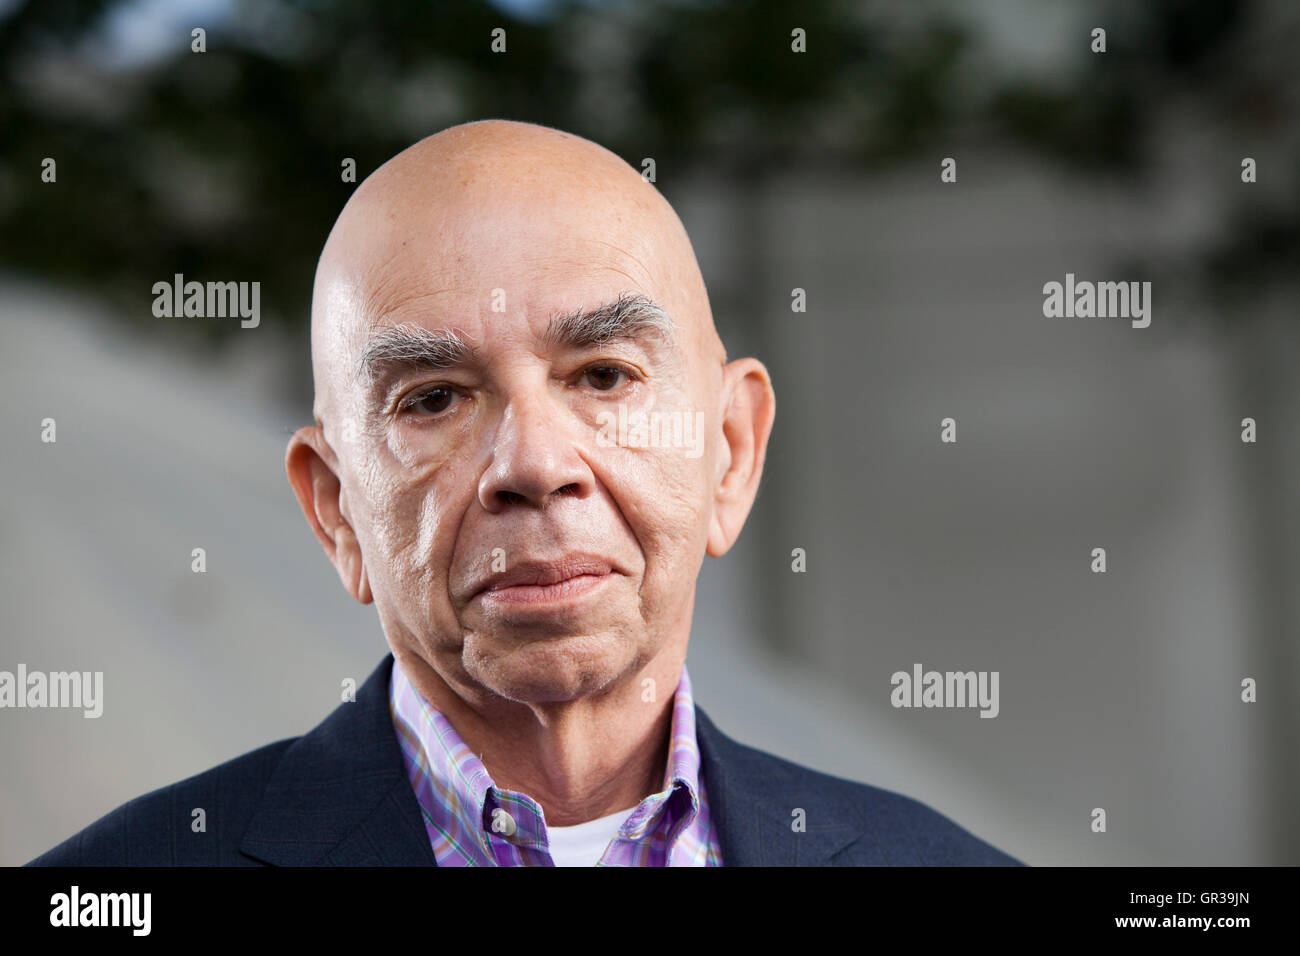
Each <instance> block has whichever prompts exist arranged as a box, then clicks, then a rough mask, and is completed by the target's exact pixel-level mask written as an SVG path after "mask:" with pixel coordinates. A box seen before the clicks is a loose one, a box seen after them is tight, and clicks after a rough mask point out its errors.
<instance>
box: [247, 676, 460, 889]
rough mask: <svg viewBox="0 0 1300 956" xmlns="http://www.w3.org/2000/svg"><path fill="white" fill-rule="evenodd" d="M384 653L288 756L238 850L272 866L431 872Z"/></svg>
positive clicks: (430, 856) (432, 863)
mask: <svg viewBox="0 0 1300 956" xmlns="http://www.w3.org/2000/svg"><path fill="white" fill-rule="evenodd" d="M392 666H393V656H392V654H391V653H390V654H388V655H387V656H386V657H385V658H384V660H383V661H382V662H381V663H380V665H379V667H378V668H376V669H375V671H374V673H372V674H371V675H370V677H369V678H368V679H367V680H366V682H365V683H364V684H363V685H362V686H361V688H360V690H358V691H357V698H356V700H355V701H352V702H347V703H343V704H340V705H339V706H338V708H337V709H335V711H334V713H332V714H330V716H329V717H327V718H326V719H325V720H324V721H323V722H322V723H321V724H320V725H318V726H317V727H316V728H315V729H313V730H312V731H311V732H309V733H308V734H306V735H304V736H303V737H300V738H299V739H298V740H297V741H296V742H295V743H294V744H293V745H292V746H291V747H289V749H288V750H286V751H285V753H284V756H283V757H282V758H281V760H280V763H279V764H278V765H277V766H276V769H275V771H274V773H273V774H272V776H271V779H270V781H269V782H268V784H267V786H266V789H265V791H264V792H263V795H262V802H261V803H260V804H259V805H258V808H257V810H256V812H255V813H254V814H253V817H252V819H251V821H250V822H249V825H248V829H247V830H245V832H244V837H243V840H242V841H241V842H240V845H239V849H240V851H241V852H242V853H244V854H246V855H248V856H251V857H254V858H255V859H258V860H262V861H263V862H266V863H271V864H273V865H275V866H377V865H381V866H435V865H436V863H435V861H434V857H433V850H432V848H431V847H430V845H429V837H428V834H427V833H426V832H425V829H424V823H423V821H422V819H421V816H420V807H419V804H418V803H417V802H416V799H415V792H414V790H412V788H411V784H410V781H409V780H407V779H406V773H405V765H404V763H403V761H402V753H401V750H400V749H399V747H398V743H397V735H396V732H395V731H394V730H393V722H392V717H391V715H390V714H389V710H388V678H389V674H390V673H391V671H392Z"/></svg>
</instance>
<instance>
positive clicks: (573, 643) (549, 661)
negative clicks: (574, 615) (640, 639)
mask: <svg viewBox="0 0 1300 956" xmlns="http://www.w3.org/2000/svg"><path fill="white" fill-rule="evenodd" d="M636 661H637V653H636V648H635V647H633V646H632V645H631V644H630V643H628V641H627V639H626V638H625V637H624V636H622V635H618V634H608V633H606V634H573V635H565V636H554V637H547V638H543V639H535V640H532V641H528V642H526V643H523V644H521V643H519V639H518V637H517V636H512V637H510V638H507V639H505V640H502V641H496V640H493V639H491V638H484V637H483V636H479V638H478V639H477V640H475V641H472V642H471V641H467V642H466V644H465V648H464V665H465V670H466V672H467V673H468V674H469V675H470V676H471V677H472V678H473V679H474V680H476V681H477V682H478V683H480V684H482V685H483V686H484V687H486V688H488V689H489V690H491V691H493V692H494V693H496V694H499V695H500V696H502V697H504V698H506V699H507V700H514V701H519V702H520V703H528V704H543V703H562V702H564V701H570V700H577V699H578V698H580V697H587V696H590V695H592V694H599V693H601V692H602V691H605V690H607V689H609V688H610V686H611V685H613V684H615V683H617V681H618V680H619V678H622V677H626V676H631V674H632V672H633V671H634V670H635V665H636Z"/></svg>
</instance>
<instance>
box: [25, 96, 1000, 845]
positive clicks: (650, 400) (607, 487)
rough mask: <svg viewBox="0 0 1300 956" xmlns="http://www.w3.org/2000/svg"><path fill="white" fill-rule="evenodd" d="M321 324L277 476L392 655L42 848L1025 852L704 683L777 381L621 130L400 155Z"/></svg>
mask: <svg viewBox="0 0 1300 956" xmlns="http://www.w3.org/2000/svg"><path fill="white" fill-rule="evenodd" d="M311 348H312V368H313V374H314V380H315V386H316V398H315V406H314V417H315V424H314V425H312V426H309V427H306V428H302V429H300V430H299V431H298V432H297V433H296V434H295V435H294V436H293V438H292V440H291V441H290V443H289V449H288V454H287V458H286V470H287V473H288V478H289V482H290V484H291V485H292V487H293V491H294V493H295V495H296V496H297V499H298V502H299V504H300V506H301V507H302V511H303V514H304V515H305V516H306V519H307V523H308V524H309V525H310V527H311V529H312V531H313V532H314V534H315V535H316V538H317V539H318V540H319V542H320V544H321V546H322V547H323V548H324V551H325V554H326V555H327V556H328V558H329V560H330V562H331V563H332V564H333V565H334V568H335V569H336V570H337V572H338V575H339V578H340V580H341V581H342V584H343V587H344V588H345V589H346V590H347V592H348V593H349V594H350V595H351V596H352V597H353V598H354V599H355V600H357V601H359V602H361V603H363V604H369V603H373V604H374V605H375V608H376V610H377V612H378V615H379V621H380V624H381V625H382V627H383V631H384V635H385V637H386V638H387V641H388V645H389V647H390V649H391V654H390V655H388V656H386V657H385V659H384V661H383V662H382V663H381V664H380V666H379V668H378V669H377V670H376V671H375V672H374V674H373V675H372V676H371V677H370V679H369V680H368V681H367V682H366V684H365V685H364V686H363V687H362V688H361V689H360V691H359V692H358V694H357V697H356V700H355V701H354V702H347V703H344V704H342V705H341V706H340V707H339V708H338V709H337V710H336V711H335V713H334V714H333V715H331V716H330V717H329V718H328V719H327V720H326V721H325V722H324V723H322V724H321V725H320V726H319V727H317V728H316V729H315V730H313V731H311V732H310V733H308V734H306V735H305V736H303V737H301V738H296V739H292V740H284V741H280V742H279V743H275V744H271V745H270V746H268V747H265V748H262V749H261V750H258V751H255V752H253V753H250V754H247V755H245V756H243V757H240V758H238V759H236V760H234V761H231V762H229V763H227V764H223V765H222V766H220V767H217V768H215V769H213V770H210V771H208V772H207V773H204V774H200V775H198V776H197V777H194V778H191V779H190V780H187V781H183V782H181V783H178V784H176V785H174V786H172V787H168V788H164V789H163V790H160V791H156V792H155V793H153V794H149V795H146V796H144V797H141V798H139V799H138V800H135V801H132V802H131V803H128V804H126V805H125V806H123V807H121V808H119V809H118V810H116V811H114V812H113V813H111V814H109V815H108V816H106V817H104V818H103V819H102V820H100V821H99V822H97V823H95V824H93V825H92V826H91V827H89V828H88V829H87V830H85V831H83V833H81V834H78V835H77V836H75V837H73V838H72V839H70V840H69V841H67V842H65V843H63V844H62V845H60V846H59V847H57V848H55V849H54V850H51V851H50V852H49V853H47V854H45V855H44V856H43V857H41V858H39V859H38V860H37V861H35V862H37V863H40V864H64V865H68V864H71V865H93V864H123V863H129V864H152V865H168V864H218V865H259V864H274V865H298V866H305V865H326V864H328V865H364V864H398V865H436V866H521V865H524V866H529V865H531V866H566V865H567V866H574V865H576V866H594V865H604V866H745V865H762V864H800V865H875V864H907V865H912V864H948V865H951V864H984V865H998V864H1014V863H1015V862H1016V861H1014V860H1012V859H1011V858H1010V857H1008V856H1006V855H1005V854H1003V853H1001V852H999V851H998V850H996V849H994V848H993V847H991V846H989V845H988V844H986V843H984V842H983V841H981V840H979V839H977V838H976V837H974V836H972V835H971V834H970V833H968V832H967V831H965V830H963V829H961V828H960V827H958V826H957V825H956V824H954V823H952V822H951V821H949V820H947V819H946V818H944V817H942V816H940V815H939V814H937V813H935V812H934V811H932V810H930V809H929V808H927V807H925V806H924V805H922V804H920V803H918V802H916V801H914V800H912V799H909V798H907V797H903V796H900V795H898V794H894V793H890V792H888V791H883V790H879V789H876V788H873V787H869V786H865V785H863V784H858V783H853V782H850V781H847V780H842V779H838V778H835V777H830V776H826V775H824V774H820V773H816V772H813V771H811V770H809V769H806V768H803V767H800V766H798V765H796V764H794V763H790V762H788V761H785V760H782V759H779V758H777V757H774V756H771V755H768V754H764V753H761V752H760V751H757V750H754V749H752V748H749V747H746V746H743V745H741V744H739V743H737V742H735V741H733V740H731V739H730V738H728V737H727V736H725V735H724V734H723V733H722V732H721V731H720V730H719V729H718V728H717V727H716V726H715V725H714V724H713V723H712V721H710V720H709V718H708V717H707V716H706V715H705V713H704V712H703V711H702V710H701V709H700V708H699V707H697V706H696V704H695V702H694V699H693V697H692V691H691V684H690V679H689V675H688V673H687V671H686V666H685V661H686V651H687V644H688V641H689V638H690V634H691V618H692V612H693V608H694V600H695V582H696V578H697V576H698V574H699V570H700V566H701V564H702V562H703V559H704V556H705V555H706V554H707V555H709V556H711V557H715V558H716V557H721V556H722V555H724V554H725V553H726V552H727V551H728V550H729V549H730V548H731V546H732V544H733V543H734V542H735V540H736V538H737V536H738V535H739V534H740V531H741V528H742V527H743V525H744V523H745V519H746V517H747V516H748V514H749V510H750V507H751V506H752V505H753V503H754V497H755V495H756V494H757V491H758V485H759V480H760V477H761V475H762V470H763V459H764V454H765V451H766V448H767V442H768V436H769V434H770V432H771V429H772V423H773V419H774V416H775V407H776V403H775V396H774V394H773V390H772V385H771V382H770V380H769V377H768V374H767V371H766V369H765V368H764V367H763V365H762V364H761V363H759V362H758V361H756V360H755V359H752V358H742V359H738V360H735V361H732V362H728V361H727V358H726V354H725V352H724V349H723V346H722V343H721V341H720V340H719V338H718V334H717V332H716V330H715V329H714V325H713V318H712V314H711V312H710V308H709V301H708V295H707V292H706V290H705V286H704V281H703V278H702V277H701V275H700V270H699V267H698V265H697V263H696V259H695V254H694V251H693V250H692V248H691V243H690V240H689V238H688V237H687V235H686V231H685V229H684V228H683V227H682V224H681V222H680V220H679V219H678V217H677V215H676V214H675V213H674V212H673V210H672V208H671V207H670V206H669V204H668V203H667V201H666V200H665V199H664V198H663V197H662V196H661V195H660V194H659V193H658V192H657V191H656V189H655V188H654V187H653V186H652V185H650V184H649V183H647V182H646V181H645V180H644V179H643V178H642V177H641V176H640V175H639V174H638V173H637V172H636V171H635V170H634V169H632V168H631V167H630V166H628V165H627V164H626V163H625V162H623V161H622V160H621V159H619V158H618V157H617V156H615V155H614V154H612V153H610V152H609V151H607V150H605V149H603V148H601V147H600V146H597V145H595V144H593V143H591V142H589V141H587V140H584V139H580V138H578V137H576V136H572V135H569V134H567V133H563V132H560V131H558V130H554V129H549V128H546V127H541V126H535V125H531V124H526V123H517V122H508V121H500V120H490V121H484V122H477V123H469V124H465V125H462V126H456V127H453V128H451V129H448V130H444V131H443V132H441V133H439V134H437V135H435V136H431V137H429V138H428V139H425V140H423V141H421V142H419V143H417V144H416V145H414V146H412V147H410V148H409V149H407V150H405V151H404V152H402V153H400V154H399V155H397V156H396V157H394V158H393V159H391V160H390V161H389V162H387V163H386V164H384V165H383V166H382V167H381V168H380V169H378V170H377V171H376V172H375V173H374V174H373V175H371V176H370V177H369V178H368V179H367V180H366V181H365V182H364V183H362V185H361V186H360V187H358V189H357V190H356V192H355V194H354V195H353V196H352V198H351V200H350V201H349V202H348V203H347V205H346V207H345V208H344V210H343V212H342V214H341V215H340V216H339V218H338V221H337V222H336V223H335V226H334V229H333V231H332V232H331V233H330V235H329V238H328V240H327V241H326V243H325V248H324V251H323V252H322V254H321V258H320V263H319V266H318V268H317V272H316V282H315V286H314V289H313V295H312V331H311ZM199 806H201V807H207V808H209V809H208V811H207V812H208V818H207V832H206V833H205V834H194V833H193V832H192V830H191V826H190V824H191V819H190V810H189V808H191V807H199ZM214 817H215V819H214Z"/></svg>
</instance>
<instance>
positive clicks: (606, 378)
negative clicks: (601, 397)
mask: <svg viewBox="0 0 1300 956" xmlns="http://www.w3.org/2000/svg"><path fill="white" fill-rule="evenodd" d="M584 374H585V376H586V378H587V382H588V383H589V384H590V385H591V387H592V388H594V389H596V390H597V391H601V392H608V391H610V390H611V389H613V388H616V387H617V386H618V385H619V376H626V375H627V372H625V371H623V370H622V369H621V368H614V367H613V366H603V365H602V366H597V367H596V368H589V369H587V371H586V372H585V373H584Z"/></svg>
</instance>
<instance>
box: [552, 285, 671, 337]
mask: <svg viewBox="0 0 1300 956" xmlns="http://www.w3.org/2000/svg"><path fill="white" fill-rule="evenodd" d="M674 336H675V327H674V325H673V320H672V319H671V318H669V316H668V313H667V312H665V311H664V310H663V309H662V308H661V307H660V306H659V304H658V303H656V302H655V301H654V300H652V299H649V298H647V297H646V296H644V295H642V294H641V293H639V292H635V293H634V292H624V293H622V294H621V295H620V296H619V297H618V299H617V300H615V301H614V302H609V303H606V304H605V305H602V306H599V307H597V308H595V309H590V310H583V309H577V310H575V311H573V312H569V313H566V314H564V315H557V316H555V317H554V318H552V319H551V322H550V325H549V326H547V329H546V335H545V337H544V338H545V341H546V344H547V345H551V346H566V347H568V348H578V349H581V348H591V347H592V346H600V345H606V344H607V343H609V342H612V341H614V340H615V339H638V338H643V337H650V338H657V339H659V340H660V341H663V342H665V343H672V342H673V341H674Z"/></svg>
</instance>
